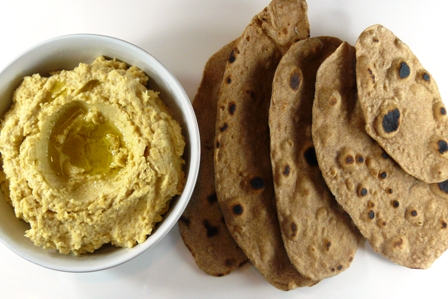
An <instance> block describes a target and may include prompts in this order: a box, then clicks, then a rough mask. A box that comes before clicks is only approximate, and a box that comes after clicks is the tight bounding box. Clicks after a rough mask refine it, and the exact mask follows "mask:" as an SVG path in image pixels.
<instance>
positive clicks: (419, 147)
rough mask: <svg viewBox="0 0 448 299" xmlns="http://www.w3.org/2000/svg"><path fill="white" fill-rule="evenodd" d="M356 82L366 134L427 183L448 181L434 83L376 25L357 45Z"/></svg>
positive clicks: (445, 137)
mask: <svg viewBox="0 0 448 299" xmlns="http://www.w3.org/2000/svg"><path fill="white" fill-rule="evenodd" d="M356 59H357V67H356V76H357V85H358V94H359V101H360V103H361V107H362V110H363V113H364V118H365V120H366V131H367V133H368V134H369V135H370V136H371V137H372V138H373V139H375V140H376V141H377V142H378V143H379V144H380V145H381V146H382V147H383V148H384V149H385V150H386V152H387V153H388V154H389V155H390V156H391V157H393V158H394V160H395V161H397V162H398V164H400V166H401V167H402V168H403V169H404V170H405V171H406V172H407V173H409V174H411V175H412V176H415V177H416V178H418V179H420V180H423V181H425V182H426V183H436V182H442V181H445V180H447V179H448V117H447V115H446V109H445V106H444V104H443V102H442V99H441V97H440V94H439V91H438V88H437V84H436V82H435V80H434V78H433V77H432V76H431V75H430V74H429V73H428V72H427V71H426V70H425V69H424V68H423V66H422V65H421V63H420V62H419V60H418V59H417V57H415V55H414V54H413V53H412V51H411V50H410V49H409V47H408V46H407V45H406V44H404V43H403V42H402V41H401V40H400V39H398V38H397V37H396V36H395V35H394V34H393V33H392V32H391V31H389V30H388V29H386V28H385V27H383V26H381V25H374V26H371V27H369V28H367V29H366V30H365V31H364V32H363V33H362V34H361V35H360V36H359V38H358V41H357V42H356Z"/></svg>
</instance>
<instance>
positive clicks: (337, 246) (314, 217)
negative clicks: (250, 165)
mask: <svg viewBox="0 0 448 299" xmlns="http://www.w3.org/2000/svg"><path fill="white" fill-rule="evenodd" d="M341 42H342V41H341V40H340V39H338V38H334V37H315V38H310V39H306V40H302V41H299V42H297V43H296V44H294V45H292V46H291V48H290V49H289V50H288V52H286V54H285V55H284V56H283V58H282V60H281V61H280V63H279V65H278V67H277V71H276V73H275V77H274V83H273V88H272V99H271V107H270V110H269V127H270V132H271V160H272V169H273V175H274V187H275V197H276V199H277V213H278V218H279V222H280V228H281V232H282V237H283V242H284V244H285V248H286V251H287V253H288V256H289V259H290V260H291V262H292V263H293V264H294V266H295V267H296V268H297V270H298V271H299V272H300V273H301V274H302V275H304V276H306V277H309V278H311V279H313V280H321V279H324V278H327V277H331V276H334V275H336V274H339V273H340V272H342V271H344V270H345V269H347V268H348V267H349V266H350V264H351V262H352V260H353V258H354V256H355V253H356V250H357V247H358V242H359V239H360V234H359V232H358V230H357V229H356V228H355V226H354V225H353V223H352V221H351V219H350V217H349V216H348V215H347V213H345V212H344V210H343V209H342V208H341V207H340V206H339V205H338V204H337V202H336V200H335V199H334V196H333V194H332V193H331V192H330V190H329V189H328V187H327V186H326V184H325V181H324V179H323V178H322V174H321V172H320V169H319V166H318V164H317V160H316V154H315V151H314V145H313V141H312V138H311V122H312V114H311V112H312V108H313V100H314V90H315V88H314V86H315V83H316V73H317V69H318V68H319V66H320V65H321V63H322V62H323V61H324V60H325V59H326V58H327V57H328V56H329V55H330V54H331V53H333V52H334V50H336V48H337V47H338V46H339V45H340V44H341ZM325 83H326V84H331V82H325Z"/></svg>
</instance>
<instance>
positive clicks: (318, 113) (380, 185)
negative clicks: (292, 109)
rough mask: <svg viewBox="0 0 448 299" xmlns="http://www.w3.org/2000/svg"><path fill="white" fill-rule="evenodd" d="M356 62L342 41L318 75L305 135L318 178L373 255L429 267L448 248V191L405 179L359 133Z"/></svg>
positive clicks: (361, 129) (376, 146) (360, 117)
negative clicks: (308, 136) (309, 125)
mask: <svg viewBox="0 0 448 299" xmlns="http://www.w3.org/2000/svg"><path fill="white" fill-rule="evenodd" d="M355 63H356V58H355V51H354V49H353V48H352V47H351V46H350V45H348V44H346V43H343V44H342V45H341V46H340V47H339V49H338V50H336V52H335V53H334V54H333V55H332V56H330V57H329V58H328V59H327V60H326V61H325V62H324V63H323V64H322V66H321V68H320V69H319V71H318V74H317V80H316V97H315V100H314V106H313V126H312V136H313V141H314V145H315V149H316V156H317V160H318V162H319V166H320V167H321V171H322V175H323V177H324V179H325V181H326V183H327V185H328V187H329V188H330V190H331V191H332V193H333V194H334V195H335V197H336V200H337V201H338V202H339V204H340V205H341V206H342V207H343V208H344V209H345V210H346V211H347V212H348V213H349V214H350V216H351V218H352V219H353V221H354V223H355V224H356V226H357V227H358V229H359V230H360V232H361V233H362V234H363V236H364V237H365V238H366V239H367V240H368V241H369V243H370V245H371V246H372V248H373V250H375V251H376V252H379V253H381V254H383V255H384V256H385V257H386V258H388V259H390V260H391V261H393V262H395V263H397V264H400V265H403V266H406V267H409V268H428V267H429V266H430V265H431V264H432V263H433V262H434V260H435V259H437V258H438V257H439V256H440V255H441V254H442V253H443V252H444V251H445V250H446V249H447V247H448V224H447V223H448V201H447V199H448V193H447V191H448V187H447V186H446V184H426V183H424V182H422V181H420V180H418V179H416V178H414V177H413V176H410V175H409V174H407V173H406V172H404V171H403V170H402V169H401V168H400V166H399V165H398V164H397V163H396V162H395V161H394V160H393V159H392V158H391V157H390V156H389V155H388V154H387V153H386V152H385V151H384V150H383V149H382V148H381V146H380V145H379V144H378V143H377V142H376V141H375V140H373V139H372V138H371V137H370V136H369V135H368V134H367V133H366V131H365V121H364V118H363V113H362V110H361V106H360V103H359V101H358V99H357V90H356V78H355V68H356V66H355ZM323 82H333V84H320V83H323Z"/></svg>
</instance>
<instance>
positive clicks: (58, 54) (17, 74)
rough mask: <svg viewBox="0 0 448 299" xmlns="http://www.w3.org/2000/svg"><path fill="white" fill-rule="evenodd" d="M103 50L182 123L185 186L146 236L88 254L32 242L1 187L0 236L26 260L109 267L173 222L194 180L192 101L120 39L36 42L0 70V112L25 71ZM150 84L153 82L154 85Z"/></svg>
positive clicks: (70, 268)
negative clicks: (145, 81) (130, 68)
mask: <svg viewBox="0 0 448 299" xmlns="http://www.w3.org/2000/svg"><path fill="white" fill-rule="evenodd" d="M100 55H103V56H106V57H110V58H117V59H119V60H122V61H124V62H126V63H128V64H129V65H135V66H137V67H139V68H140V69H142V70H143V71H144V72H145V73H146V74H147V75H148V76H149V77H150V84H152V85H151V88H152V89H154V90H157V91H160V96H161V98H162V99H163V100H164V101H165V102H166V104H167V105H168V106H169V107H170V108H171V111H172V112H173V116H174V117H175V118H176V120H177V121H178V122H179V123H180V124H181V126H182V130H183V134H184V136H185V139H186V148H185V160H186V167H185V173H186V176H187V182H186V186H185V189H184V191H183V193H182V195H180V196H179V197H177V198H176V199H175V200H174V201H173V203H172V205H171V209H170V211H169V212H168V213H167V214H166V215H165V216H164V220H163V221H162V222H161V223H160V224H159V225H158V227H157V229H156V230H155V231H154V232H153V234H152V235H151V236H149V237H148V239H147V240H146V241H145V242H144V243H142V244H139V245H137V246H135V247H134V248H131V249H128V248H116V247H113V246H105V247H104V248H101V249H99V250H97V251H95V252H94V253H92V254H86V255H81V256H75V255H62V254H60V253H58V252H57V251H55V250H48V249H43V248H41V247H37V246H35V245H34V244H33V243H32V242H31V241H30V240H29V239H28V238H26V237H25V236H24V233H25V231H26V230H27V229H28V228H29V225H28V224H27V223H25V222H24V221H21V220H18V219H17V218H16V217H15V215H14V211H13V209H12V208H11V206H10V205H8V204H7V203H6V201H5V200H4V195H3V194H2V193H1V192H0V240H1V241H2V242H3V243H4V244H5V245H6V246H7V247H9V248H10V249H11V250H12V251H14V252H15V253H17V254H18V255H20V256H21V257H23V258H25V259H27V260H28V261H30V262H33V263H35V264H38V265H41V266H43V267H46V268H50V269H54V270H60V271H67V272H91V271H98V270H102V269H107V268H111V267H114V266H116V265H119V264H122V263H124V262H126V261H129V260H130V259H132V258H134V257H136V256H138V255H139V254H141V253H142V252H144V251H145V250H147V249H148V248H150V247H151V246H153V245H154V244H156V243H157V242H158V241H160V239H162V238H163V237H164V236H165V235H166V234H167V233H168V232H169V231H170V230H171V228H172V227H173V226H174V225H175V224H176V223H177V221H178V219H179V217H180V216H181V214H182V212H183V211H184V209H185V207H186V206H187V204H188V201H189V199H190V197H191V194H192V192H193V189H194V185H195V183H196V178H197V175H198V169H199V160H200V141H199V130H198V126H197V121H196V117H195V114H194V111H193V109H192V106H191V102H190V100H189V98H188V96H187V94H186V93H185V91H184V89H183V88H182V86H181V85H180V83H179V82H178V80H177V79H176V78H175V77H174V76H173V75H172V74H171V73H170V72H169V71H168V70H167V69H166V68H165V67H164V66H163V65H162V64H161V63H160V62H159V61H157V60H156V59H155V58H154V57H153V56H151V55H150V54H148V53H147V52H145V51H144V50H142V49H140V48H138V47H136V46H134V45H132V44H129V43H127V42H124V41H122V40H119V39H115V38H111V37H107V36H101V35H91V34H76V35H67V36H61V37H57V38H54V39H51V40H48V41H45V42H43V43H40V44H38V45H36V46H35V47H33V48H31V49H30V50H28V51H27V52H25V53H24V54H22V55H21V56H19V57H18V58H17V59H16V60H15V61H13V62H12V63H11V64H10V65H9V66H7V67H6V68H5V69H4V70H3V71H2V72H1V73H0V116H3V114H4V113H5V112H6V111H7V110H8V109H9V107H10V105H11V97H12V93H13V91H14V90H15V89H16V87H17V86H18V84H19V83H20V82H21V80H22V79H23V77H24V76H26V75H32V74H34V73H40V74H41V75H48V73H49V72H50V71H54V70H61V69H73V68H74V67H76V66H77V65H78V64H79V63H80V62H85V63H91V62H92V61H93V60H94V59H95V58H96V57H98V56H100ZM153 86H156V88H154V87H153Z"/></svg>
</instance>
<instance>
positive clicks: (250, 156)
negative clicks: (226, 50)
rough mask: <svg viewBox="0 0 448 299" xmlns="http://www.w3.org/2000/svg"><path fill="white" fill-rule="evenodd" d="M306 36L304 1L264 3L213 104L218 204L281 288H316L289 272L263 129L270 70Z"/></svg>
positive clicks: (266, 128)
mask: <svg viewBox="0 0 448 299" xmlns="http://www.w3.org/2000/svg"><path fill="white" fill-rule="evenodd" d="M279 35H280V36H281V38H278V36H279ZM308 35H309V23H308V17H307V4H306V2H305V1H302V0H296V1H293V0H289V1H286V0H283V1H280V0H278V1H275V0H274V1H272V2H271V3H270V4H269V6H268V7H267V8H265V9H264V10H263V11H262V12H261V13H259V14H258V15H257V16H255V17H254V18H253V20H252V21H251V23H250V24H249V25H248V26H247V27H246V29H245V30H244V32H243V34H242V36H241V37H240V39H239V40H238V41H237V43H236V44H235V47H234V50H233V52H232V54H231V56H230V59H229V62H228V64H227V67H226V71H225V74H224V80H223V82H222V85H221V90H220V97H219V100H218V112H217V121H216V143H215V174H216V192H217V195H218V202H219V205H220V207H221V210H222V213H223V215H224V219H225V222H226V224H227V227H228V228H229V231H230V233H231V234H232V236H233V238H234V239H235V241H236V242H237V243H238V245H239V246H240V247H241V249H243V251H244V252H245V254H246V256H247V257H248V258H249V260H250V261H251V262H252V263H253V264H254V266H255V267H256V268H257V269H258V270H259V271H260V272H261V274H262V275H263V276H264V277H265V279H266V280H267V281H268V282H269V283H271V284H272V285H273V286H275V287H277V288H279V289H282V290H290V289H293V288H296V287H298V286H309V285H313V284H315V283H316V282H315V281H312V280H309V279H305V278H304V277H303V276H302V275H300V274H299V272H297V270H296V269H295V268H294V266H293V265H292V264H291V262H290V261H289V259H288V256H287V254H286V251H285V248H284V246H283V241H282V238H281V233H280V228H279V223H278V219H277V213H276V208H275V196H274V188H273V181H272V169H271V161H270V154H269V144H270V143H269V126H268V110H269V103H270V98H271V88H272V79H273V77H274V73H275V69H276V67H277V64H278V62H279V61H280V58H281V57H282V55H283V53H284V52H285V49H287V48H289V46H290V45H291V44H292V43H293V42H295V41H297V40H300V39H304V38H307V37H308ZM284 37H287V38H286V39H285V38H284Z"/></svg>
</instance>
